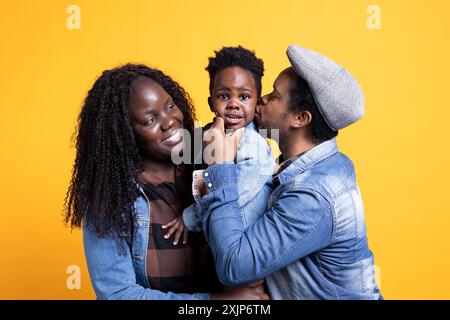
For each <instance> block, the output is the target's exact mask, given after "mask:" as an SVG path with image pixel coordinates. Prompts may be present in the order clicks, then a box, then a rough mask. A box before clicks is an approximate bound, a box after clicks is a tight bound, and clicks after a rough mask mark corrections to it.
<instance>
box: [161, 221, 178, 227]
mask: <svg viewBox="0 0 450 320" xmlns="http://www.w3.org/2000/svg"><path fill="white" fill-rule="evenodd" d="M177 221H178V219H177V218H175V219H173V220H172V221H170V222H169V223H166V224H164V225H163V226H162V228H163V229H166V228H168V227H170V226H172V225H174V224H175V223H176V222H177Z"/></svg>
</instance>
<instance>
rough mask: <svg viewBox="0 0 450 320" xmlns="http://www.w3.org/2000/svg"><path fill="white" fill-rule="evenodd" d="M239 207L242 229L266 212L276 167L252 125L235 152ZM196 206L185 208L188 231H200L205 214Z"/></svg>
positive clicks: (265, 142)
mask: <svg viewBox="0 0 450 320" xmlns="http://www.w3.org/2000/svg"><path fill="white" fill-rule="evenodd" d="M236 164H237V166H236V176H237V190H238V194H239V199H238V204H239V207H240V212H241V218H242V221H243V223H244V227H245V228H247V227H249V226H250V225H252V224H253V223H254V222H255V221H257V220H258V219H259V218H260V217H261V216H262V215H263V214H264V212H265V211H266V207H267V200H268V199H269V195H270V193H271V191H272V189H271V182H272V174H273V173H274V170H275V167H276V164H275V160H274V158H273V156H272V151H271V149H270V146H269V144H268V143H267V140H266V139H264V138H263V137H262V136H261V135H260V134H259V133H258V132H257V131H256V129H255V125H254V123H253V122H251V123H250V124H248V125H247V126H246V127H245V130H244V133H243V134H242V137H241V140H240V141H239V146H238V150H237V153H236ZM194 198H195V200H196V203H194V204H192V205H191V206H189V207H187V208H186V209H184V212H183V220H184V223H185V225H186V227H187V228H188V229H189V230H190V231H194V232H200V231H202V223H203V217H204V212H202V210H201V207H200V205H199V202H200V200H201V197H199V196H194Z"/></svg>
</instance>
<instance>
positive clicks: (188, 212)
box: [183, 203, 203, 232]
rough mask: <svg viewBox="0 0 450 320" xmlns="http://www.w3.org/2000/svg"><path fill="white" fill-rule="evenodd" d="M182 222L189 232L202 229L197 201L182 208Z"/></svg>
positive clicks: (200, 212) (200, 213) (201, 217)
mask: <svg viewBox="0 0 450 320" xmlns="http://www.w3.org/2000/svg"><path fill="white" fill-rule="evenodd" d="M183 222H184V224H185V225H186V228H188V230H189V231H191V232H200V231H202V222H203V214H202V210H201V207H200V205H199V204H198V203H193V204H191V205H190V206H189V207H187V208H185V209H184V210H183Z"/></svg>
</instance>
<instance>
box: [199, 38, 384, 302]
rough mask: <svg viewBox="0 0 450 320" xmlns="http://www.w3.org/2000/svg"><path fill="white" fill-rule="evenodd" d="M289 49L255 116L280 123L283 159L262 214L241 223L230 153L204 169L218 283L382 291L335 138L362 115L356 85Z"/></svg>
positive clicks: (277, 289)
mask: <svg viewBox="0 0 450 320" xmlns="http://www.w3.org/2000/svg"><path fill="white" fill-rule="evenodd" d="M287 54H288V58H289V60H290V62H291V64H292V67H290V68H288V69H286V70H284V71H283V72H281V73H280V75H279V76H278V78H277V79H276V81H275V83H274V90H273V92H272V93H271V94H269V95H267V96H264V97H263V98H262V101H261V102H260V104H259V105H258V107H257V115H256V117H255V118H256V121H257V123H258V125H259V126H260V127H261V128H266V129H268V131H269V132H270V130H271V129H279V138H280V150H281V152H282V158H283V159H286V160H285V161H284V162H283V163H282V164H281V165H280V166H279V168H278V171H277V172H276V174H275V175H274V177H273V192H272V194H271V196H270V197H269V204H268V207H267V211H266V213H265V215H264V216H263V217H262V218H261V219H259V220H258V221H256V223H255V224H254V225H252V226H250V227H249V228H248V229H245V228H244V225H243V222H242V219H241V214H240V208H239V206H238V193H237V191H236V167H235V164H234V162H233V159H234V154H233V153H231V155H230V153H222V152H220V153H219V152H218V154H217V155H216V164H215V165H213V166H211V167H209V168H208V169H207V170H206V171H205V172H204V173H203V174H204V180H205V185H206V187H207V194H206V195H204V196H203V197H202V199H201V205H202V206H203V207H204V208H205V210H206V214H205V216H204V221H203V223H204V232H205V236H206V238H207V240H208V242H209V244H210V246H211V248H212V250H213V252H214V256H215V263H216V269H217V273H218V275H219V278H220V280H221V281H222V282H223V283H224V284H225V285H236V284H241V283H249V282H253V281H256V280H258V279H262V278H266V283H267V286H268V289H269V293H270V295H271V297H272V298H273V299H381V294H380V292H379V289H378V287H377V285H376V283H375V276H374V268H373V255H372V253H371V251H370V250H369V247H368V243H367V238H366V229H365V223H364V209H363V203H362V200H361V195H360V192H359V189H358V186H357V184H356V177H355V171H354V167H353V164H352V162H351V160H350V159H349V158H348V157H346V156H345V155H344V154H342V153H340V152H339V151H338V147H337V144H336V140H335V136H336V135H337V133H338V130H340V129H342V128H344V127H346V126H348V125H350V124H352V123H354V122H356V121H357V120H359V119H360V118H361V117H362V115H363V114H364V99H363V94H362V92H361V88H360V87H359V85H358V83H357V81H356V80H355V79H354V78H353V76H352V75H351V74H350V73H348V72H347V71H346V70H345V69H343V68H342V67H340V66H339V65H337V64H336V63H335V62H333V61H331V60H329V59H328V58H326V57H324V56H321V55H320V54H318V53H315V52H312V51H310V50H308V49H305V48H301V47H299V46H290V47H289V48H288V50H287ZM213 130H215V132H216V133H217V132H219V134H218V136H217V137H216V139H217V140H216V141H215V142H216V143H226V142H229V141H227V139H230V137H227V136H226V135H225V134H223V120H222V119H220V118H218V119H217V121H216V122H215V124H214V128H213ZM235 136H237V135H235ZM233 138H235V137H232V138H231V139H233ZM233 151H234V150H233Z"/></svg>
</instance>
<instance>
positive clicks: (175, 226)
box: [164, 222, 178, 239]
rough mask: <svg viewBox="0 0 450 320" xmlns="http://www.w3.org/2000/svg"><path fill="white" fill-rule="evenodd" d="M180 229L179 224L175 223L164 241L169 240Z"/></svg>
mask: <svg viewBox="0 0 450 320" xmlns="http://www.w3.org/2000/svg"><path fill="white" fill-rule="evenodd" d="M177 229H178V222H177V223H175V225H173V226H172V227H171V228H170V229H169V231H168V232H167V233H166V235H165V236H164V239H169V238H170V236H171V235H172V234H173V233H174V232H175V231H176V230H177Z"/></svg>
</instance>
